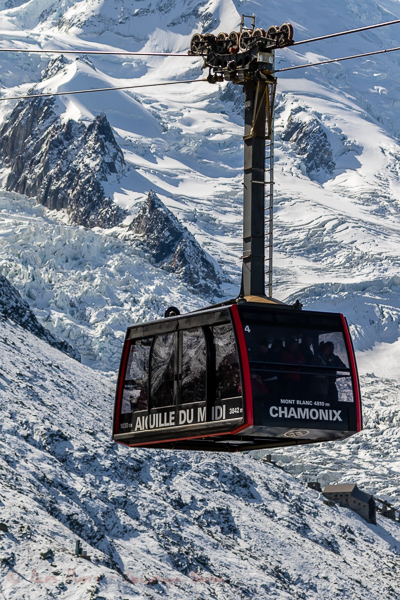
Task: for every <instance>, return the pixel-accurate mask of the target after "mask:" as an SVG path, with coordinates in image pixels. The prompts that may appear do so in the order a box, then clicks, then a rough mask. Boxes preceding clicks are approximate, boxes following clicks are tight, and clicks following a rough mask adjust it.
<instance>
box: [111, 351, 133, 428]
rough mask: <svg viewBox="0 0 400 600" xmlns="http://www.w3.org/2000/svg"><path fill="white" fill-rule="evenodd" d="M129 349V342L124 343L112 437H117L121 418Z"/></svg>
mask: <svg viewBox="0 0 400 600" xmlns="http://www.w3.org/2000/svg"><path fill="white" fill-rule="evenodd" d="M130 347H131V342H130V341H127V342H126V343H125V347H124V354H123V360H122V363H121V369H120V375H119V379H118V385H117V406H116V409H115V423H114V435H117V434H118V430H119V418H120V416H121V403H122V394H123V393H124V381H125V373H126V367H127V364H128V357H129V351H130Z"/></svg>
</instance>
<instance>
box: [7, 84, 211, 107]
mask: <svg viewBox="0 0 400 600" xmlns="http://www.w3.org/2000/svg"><path fill="white" fill-rule="evenodd" d="M201 81H207V79H184V80H182V81H165V82H163V83H146V84H142V85H121V86H115V87H108V88H96V89H92V90H74V91H70V92H47V93H45V92H44V93H42V94H27V95H26V96H7V97H3V98H0V102H1V101H4V100H27V99H29V98H47V97H49V96H71V95H73V94H91V93H94V92H114V91H116V90H132V89H137V88H149V87H157V86H162V85H178V84H180V83H199V82H201Z"/></svg>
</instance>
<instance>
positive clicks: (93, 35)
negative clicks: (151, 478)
mask: <svg viewBox="0 0 400 600" xmlns="http://www.w3.org/2000/svg"><path fill="white" fill-rule="evenodd" d="M1 9H2V10H1V11H0V19H1V22H0V27H1V29H2V40H3V41H2V47H7V48H12V47H24V48H27V47H28V48H32V49H39V48H45V49H46V48H47V49H50V48H53V49H95V50H112V49H119V50H134V51H150V50H157V51H173V52H176V51H179V52H184V51H185V50H186V49H187V48H188V46H189V42H190V38H191V35H192V34H193V33H194V32H195V31H203V32H206V31H222V30H224V31H230V30H232V29H235V28H237V27H238V24H239V21H240V14H241V13H243V12H244V13H245V14H252V13H253V12H254V13H255V14H256V16H257V24H258V25H261V26H264V27H267V26H268V25H270V24H271V23H280V22H282V21H285V20H286V21H290V22H292V23H293V24H294V28H295V38H296V39H306V38H309V37H314V36H316V35H323V34H325V33H328V32H329V33H330V32H332V31H338V30H343V29H349V28H355V27H360V26H363V25H365V24H371V23H374V22H379V21H385V20H391V19H393V18H395V17H397V16H398V13H399V3H398V1H397V0H390V1H386V2H385V3H383V4H382V3H379V4H378V3H376V2H372V1H369V2H368V3H367V4H366V6H363V9H362V10H360V9H359V7H358V6H357V5H356V4H354V3H353V2H350V1H349V0H340V1H339V4H335V6H334V7H330V6H319V7H317V8H315V6H314V5H313V4H312V3H309V2H308V1H306V0H302V1H301V2H296V3H293V2H283V3H282V2H270V3H269V4H268V7H262V6H259V5H254V4H252V3H251V2H239V1H237V2H236V3H235V2H233V1H232V0H214V1H213V2H196V1H194V0H190V1H187V2H182V3H168V4H166V3H165V2H164V3H161V2H158V0H154V1H153V2H148V3H146V7H144V6H142V3H141V2H130V3H125V2H124V1H123V0H118V1H117V0H114V1H107V2H103V1H100V2H98V3H96V4H93V3H90V2H87V1H80V2H72V1H66V2H56V3H54V2H51V1H50V0H48V1H46V2H44V1H41V2H39V1H38V0H31V1H30V2H26V3H23V2H20V1H19V0H18V1H17V2H5V3H3V5H2V6H1ZM398 30H399V26H398V25H395V26H391V27H386V28H382V29H376V30H373V31H367V32H363V33H361V34H356V35H349V36H346V37H341V38H338V39H337V40H326V41H321V42H319V43H315V44H311V45H304V46H298V47H294V48H292V49H290V48H289V49H285V50H281V51H279V52H277V67H278V68H279V67H281V68H283V67H285V66H289V65H291V64H302V63H304V62H307V61H311V60H315V59H322V58H325V57H328V58H329V57H335V56H339V55H340V56H342V55H348V54H354V53H361V52H366V51H369V50H376V49H382V48H385V47H391V46H395V45H396V40H397V37H398ZM2 65H3V69H2V72H1V84H2V85H3V90H4V92H3V97H7V96H10V95H23V94H25V93H26V92H27V91H30V92H32V91H36V92H40V91H62V90H64V91H71V90H75V89H88V88H96V87H109V86H119V85H124V84H125V85H133V84H137V85H140V84H148V83H165V82H167V81H175V82H177V81H179V80H180V79H187V78H199V79H200V78H201V75H202V73H201V68H200V67H201V60H199V59H198V58H195V57H187V56H182V57H178V58H177V57H170V58H165V57H132V56H122V57H120V56H90V57H85V56H84V55H79V56H78V57H75V56H74V55H63V58H60V57H58V58H55V57H54V56H52V55H50V56H46V55H38V54H13V53H4V54H2ZM399 68H400V65H399V55H398V53H392V54H390V55H384V56H374V57H370V58H367V59H362V60H358V61H348V62H345V63H341V64H334V65H324V66H321V67H318V68H310V69H305V70H299V71H294V72H289V73H288V74H284V73H282V75H281V76H280V77H279V85H278V89H279V97H278V106H277V118H276V130H277V137H278V140H277V165H276V176H275V179H276V182H277V185H276V211H275V225H276V234H275V292H274V295H275V296H276V297H279V298H281V299H286V298H288V297H289V296H290V297H291V296H294V297H299V298H300V299H301V301H302V302H303V304H305V305H306V306H307V307H314V308H318V307H327V308H329V307H330V308H333V307H335V310H343V312H347V314H348V316H349V320H350V322H351V324H352V329H353V334H354V337H355V342H356V348H357V349H358V350H360V351H362V354H359V363H360V365H361V370H362V372H369V371H373V372H375V373H376V374H378V375H382V376H388V377H392V376H394V377H397V376H400V373H399V370H398V366H397V365H398V360H397V355H398V353H399V348H400V344H399V339H400V333H399V327H398V310H399V307H398V301H397V295H398V294H397V287H398V281H397V276H398V264H397V245H398V231H399V212H398V203H399V189H400V188H399V167H398V157H399V156H400V149H399V142H398V134H399V131H400V125H399V119H398V111H397V110H396V106H397V105H398V102H399V100H398V98H399V92H400V90H399V83H398V81H399V77H397V76H396V74H397V73H398V71H399ZM49 102H50V103H51V104H52V109H51V110H49V112H51V114H52V115H53V116H52V117H51V119H50V121H51V125H50V123H49V124H48V125H49V126H48V127H47V126H45V127H44V128H43V127H42V128H41V126H40V123H41V121H38V125H37V126H36V128H34V132H33V134H32V133H31V132H28V139H30V140H31V142H30V143H29V144H28V143H27V144H25V145H26V148H25V149H24V153H23V154H24V155H25V156H26V163H25V165H23V164H21V159H20V160H19V163H18V165H16V164H15V160H14V162H13V158H12V153H11V152H8V154H7V153H6V155H5V157H4V158H3V161H4V162H3V165H4V167H5V168H4V185H6V186H8V189H10V190H11V189H14V190H16V191H19V192H24V193H26V192H27V193H28V194H29V195H31V196H34V197H37V199H38V201H40V202H42V203H44V204H45V205H47V206H50V207H57V208H59V207H64V208H65V209H66V210H67V212H69V214H70V222H82V224H84V225H87V224H89V225H90V226H92V225H93V224H96V223H97V224H100V225H102V224H103V225H104V224H105V225H106V226H107V227H108V226H109V225H110V224H111V223H114V224H116V223H118V221H119V220H120V219H121V218H122V214H125V215H127V218H126V220H125V221H124V222H123V223H122V225H121V227H120V228H119V229H118V231H116V232H115V235H116V236H117V237H119V239H121V234H122V232H126V226H127V225H129V222H130V221H131V220H132V218H133V217H134V216H135V214H136V212H137V210H138V204H140V203H142V202H143V201H144V200H145V198H146V196H147V194H148V193H149V191H150V190H154V191H155V193H157V195H158V197H159V199H160V200H161V202H163V203H164V205H165V206H166V207H167V208H168V209H169V210H171V211H172V212H173V213H174V214H175V216H176V217H177V218H178V220H179V221H180V222H181V223H182V225H183V226H186V227H187V228H188V229H189V231H190V232H191V233H192V234H193V235H194V236H195V238H196V240H197V241H198V242H199V244H200V245H201V246H202V247H203V248H204V249H205V250H206V251H207V252H209V254H210V255H211V256H212V257H213V258H214V259H215V260H216V261H217V262H218V264H219V265H220V267H221V268H222V269H223V271H224V273H225V280H226V281H225V283H223V284H222V286H220V285H218V281H217V280H215V281H214V283H212V284H211V286H213V287H212V289H213V291H212V293H211V296H213V297H211V296H210V294H207V295H208V298H206V297H204V292H200V295H199V290H197V294H196V295H197V296H198V300H197V305H201V304H204V303H209V302H210V300H211V301H212V300H216V299H218V298H221V297H231V296H233V295H235V293H236V292H237V290H238V286H239V279H240V252H241V194H242V186H241V180H242V175H241V171H242V149H241V144H242V141H241V136H242V116H241V114H240V113H241V109H240V107H241V104H242V98H241V91H240V89H239V88H233V86H231V84H219V85H214V86H212V85H210V84H208V83H202V82H198V83H194V84H181V85H174V86H170V87H169V86H164V87H162V88H143V89H135V90H126V91H123V90H120V91H115V92H104V93H98V94H86V95H85V94H82V95H79V96H61V97H60V98H58V99H57V100H56V101H55V102H53V101H49V100H45V101H43V104H44V105H48V103H49ZM39 104H41V103H39ZM16 105H17V103H16V101H3V102H1V106H0V111H1V112H0V116H1V117H2V119H3V131H4V132H5V133H6V132H8V135H11V132H10V128H11V129H12V128H13V125H12V124H13V122H14V120H15V117H13V115H16V113H15V107H16ZM35 105H36V101H35V100H33V101H30V104H27V105H26V106H31V107H33V106H35ZM17 106H18V105H17ZM24 106H25V105H24ZM13 110H14V113H13ZM17 110H19V111H20V114H21V116H23V114H25V113H24V110H25V112H26V110H27V109H26V108H25V109H22V108H19V109H17ZM101 115H104V117H103V119H106V121H107V123H109V124H110V126H111V128H112V133H111V135H112V136H113V140H114V142H115V144H116V145H117V146H115V147H114V148H115V149H114V150H112V151H111V146H112V144H111V146H109V147H108V149H107V150H106V151H105V154H104V156H102V157H101V158H100V157H99V156H98V160H100V163H101V161H103V162H102V163H101V164H100V163H99V164H98V165H97V166H96V164H93V158H91V156H90V152H91V149H92V148H91V147H89V149H88V152H87V156H85V157H83V155H82V153H81V154H80V153H79V152H81V151H80V150H79V149H80V148H81V146H82V144H86V143H87V142H88V139H89V138H90V139H91V140H93V139H94V138H97V137H98V136H96V135H94V136H92V137H91V136H90V131H91V128H92V129H93V124H94V123H96V122H99V121H98V119H99V118H100V116H101ZM56 118H57V121H56V122H55V121H54V119H56ZM42 119H43V118H42ZM96 120H97V121H96ZM104 123H105V121H104ZM43 125H45V124H43ZM52 128H53V130H52ZM14 129H15V127H14ZM19 129H21V128H19ZM42 130H43V131H44V132H45V133H43V135H42V134H40V132H41V131H42ZM86 130H87V131H86ZM89 130H90V131H89ZM71 131H73V132H75V137H74V142H73V143H71V144H70V145H71V148H68V134H69V132H71ZM63 132H64V133H63ZM20 133H21V132H20V130H19V132H18V135H17V133H16V132H15V131H14V135H17V138H18V139H20V138H19V137H18V136H20ZM50 133H51V135H52V137H51V135H50ZM40 135H42V138H41V139H42V140H43V141H44V146H45V147H46V149H47V146H48V144H49V142H50V139H49V138H50V137H51V140H52V145H53V146H54V145H57V144H56V139H57V135H58V136H59V138H58V139H59V143H58V145H59V146H61V147H62V148H63V149H64V150H65V151H64V154H63V153H62V152H61V153H59V154H58V155H57V157H56V159H55V160H56V163H55V165H56V167H57V168H54V162H53V163H52V161H51V158H52V156H53V161H54V153H53V152H52V150H51V148H49V149H47V154H46V153H45V152H44V150H43V147H41V150H40V151H38V155H37V156H36V157H35V163H34V164H33V163H32V154H33V153H34V152H35V149H36V150H38V148H37V146H35V144H34V143H33V141H34V140H36V139H37V138H38V136H39V137H40ZM60 135H61V138H60ZM66 135H67V138H65V136H66ZM71 135H72V134H71ZM29 136H30V137H29ZM6 139H9V138H7V137H6ZM6 139H5V140H3V142H2V143H3V145H5V147H7V141H6ZM110 139H111V138H110ZM32 140H33V141H32ZM46 140H48V141H47V142H46ZM114 142H113V143H114ZM88 145H89V146H90V144H88ZM88 145H87V144H86V146H84V147H88ZM100 145H101V144H100ZM30 148H31V150H30ZM97 148H98V146H97ZM117 148H120V149H121V151H122V154H118V150H117ZM66 150H68V151H70V152H69V156H68V152H66ZM110 152H111V154H112V155H113V157H112V160H111V159H110V158H109V155H110ZM72 154H73V156H71V155H72ZM122 156H123V158H122ZM116 157H118V158H117V162H115V159H116ZM42 158H43V160H42ZM68 160H70V162H71V163H72V164H71V169H72V171H71V172H70V173H69V175H68V174H66V172H65V162H67V163H68ZM74 161H75V162H74ZM40 165H42V166H44V172H43V169H42V171H41V170H40V168H39V166H40ZM107 165H108V166H107ZM111 165H112V168H111ZM81 166H84V168H85V172H86V173H88V172H89V171H90V168H91V166H93V168H94V171H93V177H94V178H95V179H94V183H93V185H94V186H95V187H96V186H98V185H99V186H100V188H101V192H100V191H99V193H100V196H98V198H103V199H104V200H105V199H107V202H106V205H104V206H103V208H102V207H101V200H100V205H99V208H97V209H95V208H93V213H92V214H91V215H90V214H89V215H84V216H83V219H82V218H80V219H77V218H76V216H74V215H76V214H79V206H78V211H75V212H74V211H73V210H72V211H71V209H70V208H68V206H70V204H69V203H70V202H71V201H72V196H73V193H72V191H71V190H72V188H71V187H68V185H70V186H71V185H72V187H76V185H74V183H73V182H74V173H77V177H78V179H79V177H80V175H79V173H80V171H79V169H80V168H81ZM96 173H97V174H98V175H96ZM52 176H53V178H52ZM99 176H100V180H99ZM68 177H69V183H68V184H67V185H66V187H64V189H63V191H61V192H60V190H58V188H57V186H60V185H61V184H60V183H59V182H60V181H62V180H63V178H64V179H68ZM96 177H97V179H96ZM35 178H36V179H35ZM49 179H52V181H51V182H50V183H49ZM93 185H92V184H91V183H89V184H88V186H87V187H88V189H92V190H93V189H94V188H93ZM48 186H50V190H51V193H49V194H48V198H49V199H48V201H47V200H46V194H47V193H48V191H47V188H48ZM78 188H79V186H78ZM82 188H83V189H82ZM96 189H98V188H96ZM84 191H85V186H81V189H78V190H75V192H74V193H76V194H77V196H78V204H79V194H80V193H81V199H82V202H83V204H84V205H86V204H87V198H86V196H85V194H84ZM378 192H379V193H378ZM93 193H94V192H93ZM60 194H61V196H60V197H59V195H60ZM96 194H97V192H96ZM96 194H95V195H96ZM63 195H64V198H65V197H66V198H67V199H68V202H67V200H66V199H65V200H63V198H62V197H63ZM92 196H93V194H92ZM8 198H10V196H9V197H8ZM107 203H108V204H107ZM110 203H111V204H110ZM67 205H68V206H67ZM111 207H114V208H113V209H112V208H111ZM99 210H100V213H102V211H103V213H104V214H105V215H107V216H106V218H105V219H103V218H102V216H101V217H100V219H99V218H97V217H96V214H98V211H99ZM110 210H111V212H113V211H114V213H113V214H114V215H115V216H116V219H114V221H112V220H111V221H110V219H109V216H108V215H109V212H110ZM121 210H122V211H123V213H121ZM103 213H102V214H103ZM52 218H53V217H52ZM3 239H4V237H3ZM3 247H4V245H3ZM4 251H5V253H6V255H9V254H10V253H11V254H14V250H13V249H12V248H11V246H8V248H7V244H6V246H5V247H4ZM1 260H2V261H4V258H3V257H2V259H1ZM6 260H7V259H6ZM17 262H18V261H17ZM2 264H3V266H2V270H3V272H4V269H5V270H6V271H8V272H5V274H6V275H7V276H9V277H11V283H13V284H14V285H16V286H17V288H18V289H19V290H20V291H21V292H22V294H23V296H24V297H28V298H29V294H28V288H29V287H30V284H31V282H30V281H29V277H28V278H22V279H23V280H21V279H20V278H19V277H17V278H16V279H15V280H13V279H12V274H11V273H10V272H9V270H8V269H7V267H5V266H4V262H3V263H2ZM15 268H16V269H20V268H21V264H19V266H17V265H15ZM55 268H56V270H57V269H58V268H59V267H55ZM59 275H60V273H58V275H55V276H54V278H55V279H59ZM161 279H162V275H161ZM228 282H230V284H229V283H228ZM115 283H116V286H115V289H114V290H113V292H114V293H116V294H118V292H117V288H120V287H121V284H122V282H118V283H117V282H115ZM122 285H124V284H122ZM131 287H132V289H133V288H134V287H135V283H134V282H132V284H131ZM141 288H142V292H144V294H146V290H147V289H149V287H148V286H147V285H146V284H145V283H144V285H141ZM92 289H93V287H92ZM156 295H157V294H156ZM165 295H166V296H168V292H166V294H165ZM172 300H173V301H176V299H175V298H173V297H171V301H172ZM171 301H169V299H167V301H166V304H171V303H172V302H171ZM68 302H69V303H74V302H75V299H74V298H68ZM106 303H107V304H108V303H109V300H108V299H106ZM42 304H46V302H45V303H42ZM83 304H84V305H85V304H86V303H85V301H84V302H83ZM180 306H181V307H182V308H183V309H186V308H187V305H186V304H185V302H181V303H180ZM85 308H86V306H85ZM41 310H42V311H43V310H45V311H46V309H45V308H44V307H43V306H42V307H41ZM64 312H65V311H64ZM132 312H133V311H132ZM162 312H163V310H162V308H161V307H160V312H159V314H162ZM38 316H39V317H40V318H42V319H44V318H46V319H47V320H48V323H47V325H48V326H49V327H50V329H53V331H55V332H56V333H59V334H60V335H65V333H66V332H65V329H64V325H61V324H62V323H63V322H64V321H65V315H64V314H61V315H60V314H58V315H57V317H55V315H54V313H52V311H51V310H47V311H46V314H44V313H42V314H39V311H38ZM144 316H145V315H144V314H143V313H140V312H139V313H137V314H134V313H133V314H132V313H131V315H130V317H129V318H130V319H131V320H132V321H136V320H139V319H141V318H143V317H144ZM153 316H154V312H153V311H152V309H151V308H150V307H149V317H153ZM56 321H57V322H56ZM103 323H104V325H106V323H108V320H107V319H106V320H105V321H103ZM58 324H60V325H61V327H60V329H58V327H59V325H58ZM82 325H83V323H82V322H80V323H76V324H75V327H74V332H73V333H72V332H71V334H70V335H72V337H74V338H75V340H78V338H79V339H80V340H81V341H80V342H78V341H77V344H78V346H79V348H78V349H79V350H80V351H81V352H82V353H83V355H85V348H84V345H85V342H84V341H83V340H82V338H81V336H80V335H79V331H78V330H79V329H80V327H81V326H82ZM85 325H86V323H85ZM125 325H126V320H125V319H124V322H123V326H122V327H121V331H122V330H123V329H124V327H125ZM92 329H93V328H91V334H92ZM116 335H117V334H116ZM118 337H120V333H118V335H117V338H118ZM109 339H110V342H112V340H113V339H114V335H111V337H110V338H109ZM112 343H114V342H112ZM387 344H390V347H388V346H387ZM388 355H389V358H388Z"/></svg>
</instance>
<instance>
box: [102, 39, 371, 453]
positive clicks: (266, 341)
mask: <svg viewBox="0 0 400 600" xmlns="http://www.w3.org/2000/svg"><path fill="white" fill-rule="evenodd" d="M262 39H263V40H264V42H263V43H264V45H265V48H264V50H263V51H260V46H259V44H260V43H261V42H260V40H259V39H258V38H257V40H256V41H255V42H254V45H252V43H250V47H249V49H248V50H246V51H245V53H244V54H246V53H247V54H246V56H244V55H243V56H239V54H238V55H237V56H238V57H239V58H240V60H239V58H238V59H237V61H236V62H234V64H233V63H229V64H230V65H231V66H230V67H229V64H228V66H227V67H226V69H225V67H223V66H222V67H221V66H220V65H221V64H225V63H224V61H222V63H221V61H219V60H217V58H218V57H217V58H215V51H214V49H212V48H211V50H212V51H211V50H210V60H209V61H208V59H207V60H206V61H205V63H206V65H207V64H210V65H211V66H212V65H213V62H212V61H215V63H216V65H217V66H216V67H215V69H217V75H218V77H224V76H226V78H227V79H228V80H229V81H232V82H233V83H237V84H239V85H243V87H244V92H245V135H244V211H243V215H244V224H243V225H244V226H243V257H242V258H243V266H242V290H241V294H240V296H239V297H238V298H237V299H236V300H232V301H230V302H226V303H222V304H220V305H217V306H213V307H209V308H206V309H203V310H200V311H197V312H193V313H190V314H186V315H179V314H178V312H179V311H177V310H176V309H174V310H171V311H169V312H168V314H167V315H166V318H164V319H160V320H158V321H154V322H152V323H142V324H140V325H135V326H133V327H130V328H129V329H128V331H127V334H126V338H125V344H124V348H123V354H122V359H121V367H120V371H119V377H118V385H117V393H116V402H115V410H114V424H113V439H114V440H115V441H116V442H118V443H121V444H125V445H127V446H134V447H138V446H144V447H151V448H176V449H188V450H213V451H228V452H232V451H233V452H234V451H237V450H253V449H257V448H271V447H279V446H290V445H294V444H310V443H315V442H324V441H329V440H339V439H344V438H346V437H348V436H350V435H352V434H354V433H357V432H358V431H360V430H361V429H362V420H361V401H360V389H359V382H358V375H357V367H356V361H355V356H354V350H353V346H352V342H351V337H350V333H349V328H348V325H347V322H346V319H345V317H344V316H343V315H341V314H336V313H328V312H315V311H307V310H304V311H303V310H301V305H298V306H294V307H293V306H288V305H285V304H283V303H280V302H278V301H276V300H273V299H272V283H271V281H272V280H271V274H272V214H273V211H272V184H273V179H272V178H273V162H272V157H273V133H272V121H273V114H272V110H273V100H274V97H275V86H276V79H274V78H273V77H272V76H271V75H270V70H272V69H273V58H274V57H273V50H271V49H270V47H269V45H268V44H271V43H272V42H270V41H268V39H267V38H262ZM247 59H248V60H247ZM207 61H208V62H207ZM210 61H211V62H210ZM232 64H233V67H232ZM233 68H234V70H232V69H233ZM268 69H269V70H268ZM266 123H267V124H268V131H266ZM265 140H267V144H268V145H269V157H268V158H269V165H270V168H269V169H265V144H266V142H265ZM267 171H268V172H269V174H270V182H269V184H270V185H269V194H268V195H269V197H270V206H269V207H268V210H269V221H270V222H269V236H270V237H269V243H268V245H267V246H268V247H269V260H270V263H269V275H270V282H269V296H268V297H267V296H266V295H265V272H264V265H265V217H264V214H265V207H264V193H265V178H264V174H265V172H267Z"/></svg>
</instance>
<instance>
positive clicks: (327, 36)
mask: <svg viewBox="0 0 400 600" xmlns="http://www.w3.org/2000/svg"><path fill="white" fill-rule="evenodd" d="M398 23H400V19H396V20H394V21H386V23H377V24H376V25H367V26H365V27H359V28H358V29H348V30H347V31H340V32H338V33H329V34H328V35H321V36H320V37H315V38H310V39H308V40H300V41H299V42H293V44H291V46H290V47H293V46H300V44H310V43H311V42H320V41H321V40H329V39H331V38H334V37H339V36H341V35H349V34H350V33H359V32H361V31H369V30H371V29H377V28H378V27H387V26H388V25H396V24H398Z"/></svg>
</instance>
